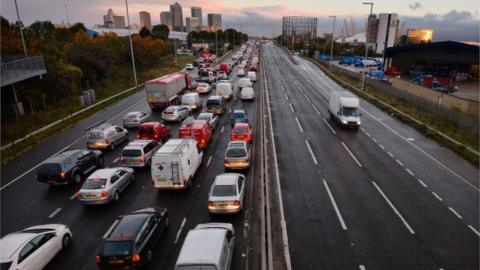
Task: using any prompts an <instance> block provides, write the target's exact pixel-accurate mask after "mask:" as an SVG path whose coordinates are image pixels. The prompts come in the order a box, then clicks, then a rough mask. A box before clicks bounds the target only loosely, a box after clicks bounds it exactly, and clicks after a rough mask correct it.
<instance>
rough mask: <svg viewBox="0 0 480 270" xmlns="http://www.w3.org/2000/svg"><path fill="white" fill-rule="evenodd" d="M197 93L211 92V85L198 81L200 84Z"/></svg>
mask: <svg viewBox="0 0 480 270" xmlns="http://www.w3.org/2000/svg"><path fill="white" fill-rule="evenodd" d="M196 91H197V93H199V94H208V93H210V91H211V88H210V86H209V85H208V83H198V86H197V90H196Z"/></svg>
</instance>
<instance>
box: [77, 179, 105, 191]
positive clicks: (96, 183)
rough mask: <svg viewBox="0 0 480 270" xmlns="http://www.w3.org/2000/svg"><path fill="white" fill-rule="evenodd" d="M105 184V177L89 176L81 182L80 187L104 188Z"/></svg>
mask: <svg viewBox="0 0 480 270" xmlns="http://www.w3.org/2000/svg"><path fill="white" fill-rule="evenodd" d="M105 184H107V179H105V178H89V179H87V180H86V181H85V183H83V186H82V189H104V188H105Z"/></svg>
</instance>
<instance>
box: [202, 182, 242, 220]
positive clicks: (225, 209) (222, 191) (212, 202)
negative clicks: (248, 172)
mask: <svg viewBox="0 0 480 270" xmlns="http://www.w3.org/2000/svg"><path fill="white" fill-rule="evenodd" d="M245 181H246V178H245V176H244V175H243V174H239V173H224V174H220V175H217V176H216V177H215V180H214V181H213V184H212V187H211V189H210V193H209V194H208V211H209V212H210V213H211V214H235V213H238V212H240V211H242V208H243V197H244V194H245V184H246V183H245Z"/></svg>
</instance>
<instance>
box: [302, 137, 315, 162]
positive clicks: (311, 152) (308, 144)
mask: <svg viewBox="0 0 480 270" xmlns="http://www.w3.org/2000/svg"><path fill="white" fill-rule="evenodd" d="M305 143H306V144H307V148H308V151H310V155H311V156H312V159H313V163H315V165H318V162H317V158H316V157H315V155H314V154H313V151H312V148H311V147H310V143H308V141H307V140H305Z"/></svg>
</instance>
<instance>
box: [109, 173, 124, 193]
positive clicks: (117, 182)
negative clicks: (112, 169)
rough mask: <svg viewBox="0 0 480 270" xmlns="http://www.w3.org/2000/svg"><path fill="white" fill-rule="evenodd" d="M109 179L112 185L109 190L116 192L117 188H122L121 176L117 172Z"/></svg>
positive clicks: (119, 189)
mask: <svg viewBox="0 0 480 270" xmlns="http://www.w3.org/2000/svg"><path fill="white" fill-rule="evenodd" d="M108 181H109V182H110V187H109V188H108V192H111V194H114V192H115V191H117V190H118V191H121V190H122V184H121V181H120V176H119V175H118V174H117V173H114V174H113V175H112V176H111V177H110V179H109V180H108Z"/></svg>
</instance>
